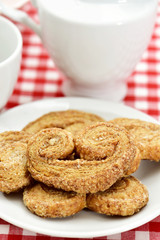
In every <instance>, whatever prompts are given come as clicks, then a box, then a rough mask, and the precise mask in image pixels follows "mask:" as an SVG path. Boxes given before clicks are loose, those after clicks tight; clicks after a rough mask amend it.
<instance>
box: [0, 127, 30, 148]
mask: <svg viewBox="0 0 160 240" xmlns="http://www.w3.org/2000/svg"><path fill="white" fill-rule="evenodd" d="M30 137H31V134H29V133H26V132H24V131H5V132H2V133H0V147H2V146H6V145H7V144H9V145H11V144H12V143H15V142H23V143H28V140H29V138H30Z"/></svg>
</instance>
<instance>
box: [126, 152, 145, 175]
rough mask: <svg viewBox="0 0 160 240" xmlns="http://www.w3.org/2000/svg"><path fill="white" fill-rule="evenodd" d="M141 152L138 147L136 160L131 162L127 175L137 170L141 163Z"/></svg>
mask: <svg viewBox="0 0 160 240" xmlns="http://www.w3.org/2000/svg"><path fill="white" fill-rule="evenodd" d="M141 159H142V158H141V154H140V150H139V149H138V148H137V147H136V155H135V158H134V160H133V161H132V162H131V164H130V167H129V169H127V171H126V173H125V176H129V175H131V174H132V173H134V172H136V171H137V169H138V168H139V166H140V163H141Z"/></svg>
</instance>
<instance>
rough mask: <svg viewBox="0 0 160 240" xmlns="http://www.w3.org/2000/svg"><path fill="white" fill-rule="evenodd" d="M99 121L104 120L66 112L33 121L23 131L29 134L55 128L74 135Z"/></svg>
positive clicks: (55, 113) (74, 112) (91, 115)
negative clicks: (65, 130)
mask: <svg viewBox="0 0 160 240" xmlns="http://www.w3.org/2000/svg"><path fill="white" fill-rule="evenodd" d="M100 121H101V122H102V121H105V120H104V119H102V118H101V117H99V116H97V115H95V114H93V113H87V112H83V111H78V110H67V111H59V112H50V113H48V114H45V115H43V116H41V117H40V118H38V119H36V120H35V121H33V122H30V123H29V124H28V125H27V126H25V127H24V128H23V130H24V131H26V132H29V133H36V132H38V131H39V130H42V129H45V128H52V127H57V128H63V129H67V130H68V131H70V132H72V133H76V132H77V131H79V130H81V129H82V128H83V127H84V126H86V125H90V124H91V123H94V122H100Z"/></svg>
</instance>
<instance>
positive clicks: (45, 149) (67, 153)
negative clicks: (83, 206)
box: [27, 122, 136, 193]
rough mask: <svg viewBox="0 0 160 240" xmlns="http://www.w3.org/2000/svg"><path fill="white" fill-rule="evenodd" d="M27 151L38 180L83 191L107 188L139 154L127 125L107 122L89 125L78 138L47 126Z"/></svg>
mask: <svg viewBox="0 0 160 240" xmlns="http://www.w3.org/2000/svg"><path fill="white" fill-rule="evenodd" d="M55 138H56V141H55ZM73 142H74V144H73ZM27 150H28V170H29V171H30V173H31V175H32V177H33V178H34V179H35V180H38V181H40V182H43V183H45V184H46V185H48V186H54V187H55V188H58V189H63V190H65V191H75V192H79V193H89V192H91V193H94V192H97V191H104V190H106V189H107V188H109V187H110V186H111V185H112V184H113V183H115V182H116V181H117V180H118V179H119V178H121V177H123V176H124V175H125V173H126V172H127V170H128V169H129V168H130V165H131V163H132V162H133V160H134V158H135V156H136V147H135V145H134V142H133V141H132V139H131V137H130V134H129V133H128V132H127V131H126V130H125V128H120V127H117V126H115V125H113V124H110V123H106V122H104V123H102V122H101V123H96V124H94V125H90V126H88V127H86V128H85V129H84V130H83V131H82V132H81V134H79V135H78V136H77V137H76V138H74V139H73V136H72V134H71V133H70V132H68V131H66V130H64V129H60V128H48V129H43V130H41V131H39V132H38V133H37V134H35V135H34V136H33V137H32V138H31V139H30V141H29V143H28V148H27ZM74 151H75V156H74V158H73V154H74ZM55 152H56V154H54V153H55Z"/></svg>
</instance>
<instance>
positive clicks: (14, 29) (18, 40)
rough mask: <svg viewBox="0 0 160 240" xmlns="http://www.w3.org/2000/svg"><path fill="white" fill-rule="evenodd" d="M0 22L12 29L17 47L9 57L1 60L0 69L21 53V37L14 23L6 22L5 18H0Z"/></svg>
mask: <svg viewBox="0 0 160 240" xmlns="http://www.w3.org/2000/svg"><path fill="white" fill-rule="evenodd" d="M0 21H3V22H4V23H5V24H8V26H9V27H10V28H12V30H13V32H14V33H15V34H16V36H17V46H16V48H15V49H14V51H13V52H12V53H11V54H10V56H9V57H7V58H6V59H5V60H3V61H2V62H0V67H2V66H4V65H6V64H8V63H9V62H10V61H12V60H13V59H14V58H15V57H16V56H17V55H18V54H19V52H20V51H21V49H22V42H23V40H22V35H21V33H20V31H19V29H18V28H17V27H16V25H14V23H12V22H11V21H10V20H8V19H7V18H5V17H2V16H0Z"/></svg>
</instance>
